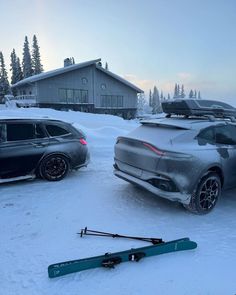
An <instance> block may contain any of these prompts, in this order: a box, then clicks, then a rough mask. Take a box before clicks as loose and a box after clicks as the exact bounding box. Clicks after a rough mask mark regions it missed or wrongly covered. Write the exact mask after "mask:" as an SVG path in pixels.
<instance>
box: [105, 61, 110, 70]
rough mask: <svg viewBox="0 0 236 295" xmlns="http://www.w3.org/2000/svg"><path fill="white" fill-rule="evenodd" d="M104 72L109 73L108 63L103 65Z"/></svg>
mask: <svg viewBox="0 0 236 295" xmlns="http://www.w3.org/2000/svg"><path fill="white" fill-rule="evenodd" d="M105 70H107V71H109V68H108V63H107V62H106V64H105Z"/></svg>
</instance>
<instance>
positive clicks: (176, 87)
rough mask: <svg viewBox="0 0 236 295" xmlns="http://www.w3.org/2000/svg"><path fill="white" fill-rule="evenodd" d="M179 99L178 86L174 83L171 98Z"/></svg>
mask: <svg viewBox="0 0 236 295" xmlns="http://www.w3.org/2000/svg"><path fill="white" fill-rule="evenodd" d="M179 97H180V88H179V84H177V83H175V89H174V96H173V98H179Z"/></svg>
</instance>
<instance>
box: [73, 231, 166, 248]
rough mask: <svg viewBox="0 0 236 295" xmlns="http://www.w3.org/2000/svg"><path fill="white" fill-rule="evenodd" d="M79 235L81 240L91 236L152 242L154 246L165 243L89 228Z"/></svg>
mask: <svg viewBox="0 0 236 295" xmlns="http://www.w3.org/2000/svg"><path fill="white" fill-rule="evenodd" d="M78 234H80V237H81V238H82V237H83V236H84V235H89V236H99V237H112V238H126V239H133V240H139V241H144V242H150V243H152V244H154V245H155V244H160V243H164V241H163V240H162V239H161V238H146V237H136V236H126V235H119V234H113V233H108V232H103V231H96V230H90V229H88V228H87V227H85V228H84V229H81V232H80V233H78Z"/></svg>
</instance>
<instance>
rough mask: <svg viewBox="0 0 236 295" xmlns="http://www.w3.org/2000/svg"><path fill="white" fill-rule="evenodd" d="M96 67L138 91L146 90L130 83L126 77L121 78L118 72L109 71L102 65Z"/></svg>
mask: <svg viewBox="0 0 236 295" xmlns="http://www.w3.org/2000/svg"><path fill="white" fill-rule="evenodd" d="M96 68H97V69H98V70H100V71H102V72H103V73H105V74H107V75H109V76H111V77H112V78H114V79H116V80H118V81H120V82H121V83H123V84H125V85H127V86H128V87H131V88H133V89H134V90H136V91H137V92H138V93H143V92H144V91H143V90H142V89H140V88H138V87H137V86H135V85H134V84H132V83H130V82H129V81H127V80H125V79H124V78H121V77H120V76H118V75H116V74H114V73H112V72H110V71H108V70H106V69H104V68H102V67H101V66H99V65H96Z"/></svg>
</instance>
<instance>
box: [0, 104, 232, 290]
mask: <svg viewBox="0 0 236 295" xmlns="http://www.w3.org/2000/svg"><path fill="white" fill-rule="evenodd" d="M1 116H5V117H6V116H7V117H9V116H17V117H21V116H27V117H29V116H32V117H35V116H43V117H44V116H48V117H53V118H57V119H62V120H65V121H68V122H72V123H73V124H75V126H77V127H79V128H81V129H82V130H83V131H84V132H85V133H86V134H87V141H88V146H89V150H90V154H91V162H90V164H89V165H88V167H86V168H82V169H81V170H78V171H74V172H71V173H70V174H69V175H68V176H67V177H66V178H65V179H64V180H62V181H60V182H47V181H43V180H40V179H36V180H33V181H22V182H17V183H10V184H2V185H1V186H0V225H1V231H0V261H1V266H0V294H2V295H39V294H40V295H47V294H50V295H64V294H69V295H77V294H83V295H87V294H96V295H99V294H113V295H116V294H117V295H118V294H119V295H121V294H124V295H125V294H129V295H134V294H181V295H183V294H186V295H187V294H192V295H194V294H199V295H201V294H203V295H204V294H210V295H211V294H212V295H217V294H219V295H221V294H232V295H233V294H236V282H235V266H236V247H235V244H236V219H235V212H236V190H231V191H227V192H224V193H223V195H222V197H221V199H220V200H219V202H218V204H217V206H216V208H215V209H214V210H213V212H212V213H210V214H208V215H205V216H197V215H193V214H191V213H189V212H187V211H186V210H184V209H183V207H182V206H181V205H180V204H177V203H174V202H170V201H167V200H164V199H161V198H158V197H156V196H154V195H152V194H151V193H149V192H146V191H144V190H141V189H139V188H137V187H135V186H133V185H131V184H129V183H126V182H125V181H122V180H121V179H118V178H116V177H115V176H114V175H113V148H114V143H115V140H116V137H117V136H119V135H125V134H126V133H127V132H129V131H130V130H132V129H134V128H135V127H136V126H138V124H139V123H138V121H135V120H131V121H125V120H123V119H121V118H118V117H114V116H110V115H96V114H86V113H80V112H72V111H70V112H59V111H54V110H49V109H37V108H34V109H33V108H32V109H30V108H29V109H9V110H8V109H1V110H0V117H1ZM0 152H1V151H0ZM85 226H88V228H91V229H96V230H102V231H108V232H114V233H118V234H126V235H136V236H137V235H138V236H148V237H149V236H151V237H161V238H163V239H164V240H165V241H169V240H174V239H178V238H182V237H190V238H191V240H193V241H196V242H197V243H198V248H197V249H195V250H191V251H183V252H177V253H170V254H165V255H160V256H153V257H150V258H147V259H144V260H142V261H140V262H139V263H136V262H135V263H122V264H120V265H119V266H117V267H116V268H115V269H111V270H109V269H103V268H97V269H93V270H87V271H84V272H80V273H75V274H70V275H67V276H64V277H59V278H55V279H49V278H48V275H47V267H48V265H49V264H53V263H57V262H61V261H66V260H74V259H80V258H85V257H90V256H95V255H101V254H104V253H106V252H115V251H122V250H127V249H130V248H136V247H141V246H146V245H148V244H147V243H145V242H141V241H132V240H123V239H109V238H100V237H90V236H85V237H83V238H80V236H79V235H78V234H77V233H78V232H80V229H81V228H84V227H85Z"/></svg>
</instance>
